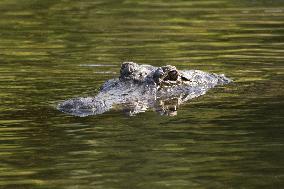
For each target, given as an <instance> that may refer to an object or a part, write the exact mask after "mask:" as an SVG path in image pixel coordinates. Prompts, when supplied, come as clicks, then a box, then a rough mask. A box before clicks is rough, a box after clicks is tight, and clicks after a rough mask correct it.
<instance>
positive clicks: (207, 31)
mask: <svg viewBox="0 0 284 189" xmlns="http://www.w3.org/2000/svg"><path fill="white" fill-rule="evenodd" d="M122 61H135V62H138V63H146V64H151V65H155V66H160V65H165V64H172V65H175V66H177V67H178V68H180V69H200V70H204V71H210V72H216V73H224V74H226V75H227V76H229V77H230V78H232V79H233V80H234V81H235V82H234V83H233V84H230V85H228V86H224V87H219V88H216V89H213V90H211V91H209V92H208V93H207V94H206V95H205V96H202V97H199V98H197V99H194V100H192V101H190V102H188V103H187V104H185V105H183V106H182V107H181V108H180V109H179V111H178V115H177V116H175V117H166V116H160V115H158V114H157V113H155V112H146V113H142V114H139V115H137V116H135V117H128V116H126V115H125V114H124V113H123V112H120V111H111V112H107V113H105V114H102V115H98V116H90V117H85V118H80V117H73V116H70V115H66V114H63V113H61V112H59V111H57V110H56V109H55V106H56V104H57V103H58V102H60V101H63V100H66V99H68V98H72V97H77V96H91V95H94V94H96V93H97V91H98V89H99V86H100V85H101V84H102V83H103V82H104V81H105V80H107V79H110V78H113V77H117V76H118V74H119V73H118V72H119V66H120V64H121V62H122ZM283 65H284V2H283V1H282V0H271V1H264V0H263V1H246V0H240V1H233V0H231V1H229V0H212V1H209V0H200V1H183V0H177V1H163V0H158V1H152V0H151V1H150V0H145V1H140V0H133V1H130V0H124V1H122V0H96V1H91V0H81V1H70V0H40V1H39V0H25V1H20V0H2V1H0V101H1V103H0V140H1V143H0V188H11V189H14V188H80V189H85V188H106V189H110V188H121V189H124V188H145V189H148V188H155V189H156V188H163V189H164V188H173V189H175V188H283V187H284V151H283V149H284V137H283V136H284V130H283V129H284V128H283V123H284V120H283V104H284V103H283V93H284V89H283V80H284V76H283V73H284V71H283Z"/></svg>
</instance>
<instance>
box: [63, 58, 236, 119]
mask: <svg viewBox="0 0 284 189" xmlns="http://www.w3.org/2000/svg"><path fill="white" fill-rule="evenodd" d="M120 74H121V75H120V78H119V79H111V80H108V81H107V82H105V83H104V84H103V86H102V87H101V89H100V92H99V93H98V94H97V96H95V97H85V98H75V99H70V100H67V101H65V102H63V103H61V104H59V105H58V109H59V110H60V111H62V112H65V113H69V114H72V115H76V116H81V117H83V116H88V115H96V114H102V113H104V112H106V111H109V110H110V109H121V110H124V111H125V112H127V114H129V115H135V114H138V113H140V112H145V111H146V110H147V109H153V110H155V111H157V112H159V113H160V114H161V115H176V111H177V107H178V106H179V105H180V104H182V103H184V102H186V101H187V100H189V99H192V98H195V97H198V96H200V95H203V94H205V93H206V92H207V91H208V90H209V89H210V88H213V87H214V86H216V85H223V84H227V83H229V82H230V81H231V80H230V79H228V78H227V77H225V76H224V75H218V74H214V73H206V72H203V71H198V70H187V71H179V70H177V69H176V68H175V67H174V66H163V67H153V66H150V65H138V64H136V63H133V62H125V63H123V64H122V66H121V69H120Z"/></svg>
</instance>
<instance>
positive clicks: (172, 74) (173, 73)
mask: <svg viewBox="0 0 284 189" xmlns="http://www.w3.org/2000/svg"><path fill="white" fill-rule="evenodd" d="M177 79H178V72H177V71H176V70H173V71H170V72H169V73H168V75H167V77H166V78H165V80H170V81H176V80H177Z"/></svg>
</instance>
